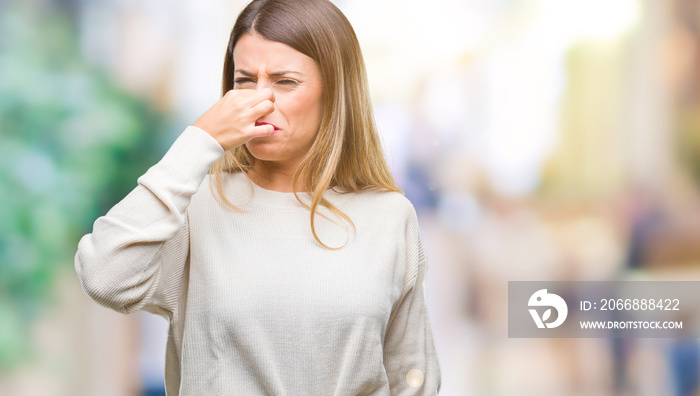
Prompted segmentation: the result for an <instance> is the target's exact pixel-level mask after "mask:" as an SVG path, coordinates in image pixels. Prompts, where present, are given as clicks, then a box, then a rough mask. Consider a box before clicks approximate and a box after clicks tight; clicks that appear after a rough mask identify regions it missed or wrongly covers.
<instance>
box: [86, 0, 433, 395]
mask: <svg viewBox="0 0 700 396" xmlns="http://www.w3.org/2000/svg"><path fill="white" fill-rule="evenodd" d="M367 92H368V90H367V87H366V76H365V71H364V64H363V60H362V56H361V53H360V49H359V45H358V43H357V39H356V37H355V34H354V32H353V30H352V27H351V26H350V24H349V22H348V21H347V19H345V17H344V16H343V15H342V13H341V12H340V11H339V10H338V9H337V8H336V7H335V6H334V5H332V4H331V3H330V2H329V1H327V0H305V1H299V0H269V1H268V0H255V1H253V2H252V3H250V4H249V5H248V6H247V7H246V8H245V9H244V10H243V11H242V13H241V14H240V15H239V17H238V19H237V21H236V24H235V26H234V28H233V31H232V32H231V38H230V42H229V45H228V49H227V52H226V58H225V64H224V75H223V93H224V94H223V97H222V98H221V100H219V101H218V102H217V103H216V104H215V105H214V106H213V107H212V108H211V109H209V110H208V111H207V112H206V113H205V114H204V115H202V117H200V118H199V119H198V120H197V121H196V122H195V123H194V124H193V125H192V126H189V127H187V128H186V129H185V131H184V132H183V133H182V134H181V135H180V136H179V137H178V139H177V140H176V141H175V142H174V144H173V145H172V147H171V148H170V150H169V151H168V152H167V153H166V154H165V156H164V157H163V158H162V160H161V161H160V162H158V163H157V164H156V165H154V166H153V167H151V168H150V169H149V170H148V171H147V172H146V173H145V174H144V175H143V176H141V177H140V178H139V180H138V183H139V184H138V186H137V187H136V188H135V189H134V190H133V191H132V192H131V193H130V194H129V195H128V196H127V197H125V198H124V199H123V200H122V201H121V202H119V203H118V204H117V205H115V206H114V207H113V208H112V209H111V210H110V211H109V212H108V213H107V214H106V215H105V216H103V217H100V218H99V219H97V221H95V224H94V228H93V232H92V234H88V235H85V236H84V237H83V238H82V239H81V241H80V243H79V245H78V252H77V254H76V257H75V268H76V271H77V273H78V276H79V278H80V281H81V284H82V286H83V289H84V290H85V292H86V293H87V294H88V295H89V296H90V297H91V298H93V299H94V300H95V301H97V302H99V303H100V304H102V305H104V306H107V307H109V308H112V309H114V310H117V311H119V312H122V313H131V312H134V311H137V310H146V311H149V312H152V313H155V314H158V315H161V316H163V317H164V318H166V319H167V320H168V321H169V323H170V330H169V333H168V343H167V354H166V367H165V383H166V389H167V393H168V395H182V396H184V395H370V394H372V395H389V394H391V395H428V394H436V393H437V391H438V390H439V388H440V367H439V363H438V360H437V355H436V351H435V346H434V340H433V335H432V331H431V326H430V323H429V319H428V314H427V310H426V304H425V291H424V287H425V276H426V266H427V258H426V256H425V252H424V249H423V244H422V240H421V234H420V230H419V228H418V222H417V219H416V214H415V210H414V208H413V206H412V205H411V203H410V202H409V201H408V200H407V199H406V198H405V197H404V196H403V195H402V194H401V192H400V190H399V189H398V188H397V187H396V185H395V184H394V181H393V179H392V177H391V175H390V174H389V172H388V170H387V166H386V163H385V160H384V158H383V155H382V152H381V148H380V147H381V146H380V144H379V140H378V136H377V132H376V130H375V127H374V122H373V119H372V116H371V108H370V104H369V100H368V96H367ZM210 170H211V173H210ZM208 174H209V175H208Z"/></svg>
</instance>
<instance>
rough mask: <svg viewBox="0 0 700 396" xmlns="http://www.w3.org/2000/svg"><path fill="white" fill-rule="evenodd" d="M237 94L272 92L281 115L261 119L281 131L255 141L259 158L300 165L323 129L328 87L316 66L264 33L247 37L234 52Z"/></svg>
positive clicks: (250, 145) (249, 145)
mask: <svg viewBox="0 0 700 396" xmlns="http://www.w3.org/2000/svg"><path fill="white" fill-rule="evenodd" d="M233 62H234V64H235V65H236V70H235V74H234V89H262V88H270V89H272V92H273V94H274V96H275V100H274V104H275V110H274V111H273V112H272V113H270V114H268V115H266V116H264V117H262V118H260V119H259V120H257V123H258V124H259V123H268V124H272V125H273V126H274V127H275V133H274V134H273V135H270V136H267V137H259V138H254V139H251V140H249V141H248V142H247V143H246V147H247V148H248V150H249V151H250V153H251V154H252V155H253V156H254V157H255V158H257V159H259V160H263V161H274V162H279V163H280V164H287V165H292V166H296V165H298V163H299V162H300V161H301V159H302V158H303V157H304V155H305V154H306V153H307V152H308V151H309V148H310V147H311V145H312V144H313V141H314V138H315V137H316V133H317V132H318V130H319V127H320V124H321V113H322V103H321V102H322V99H321V93H322V86H321V85H322V84H321V72H320V70H319V68H318V65H316V62H315V61H314V60H313V59H311V58H309V57H308V56H306V55H304V54H302V53H301V52H299V51H297V50H295V49H293V48H292V47H289V46H288V45H286V44H282V43H280V42H277V41H270V40H267V39H265V38H263V37H262V36H260V35H259V34H258V33H255V32H252V33H246V34H244V35H243V36H241V38H240V39H239V40H238V42H237V43H236V47H235V48H234V49H233Z"/></svg>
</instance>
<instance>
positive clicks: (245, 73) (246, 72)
mask: <svg viewBox="0 0 700 396" xmlns="http://www.w3.org/2000/svg"><path fill="white" fill-rule="evenodd" d="M234 73H241V74H243V75H244V76H248V77H255V73H251V72H249V71H247V70H243V69H236V70H234ZM285 74H298V75H303V74H302V73H299V72H297V71H294V70H282V71H278V72H274V73H272V74H269V76H270V77H280V76H283V75H285Z"/></svg>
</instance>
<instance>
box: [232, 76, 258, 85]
mask: <svg viewBox="0 0 700 396" xmlns="http://www.w3.org/2000/svg"><path fill="white" fill-rule="evenodd" d="M233 83H234V84H236V85H242V84H248V83H255V81H253V80H252V79H250V78H248V77H239V78H237V79H235V80H233Z"/></svg>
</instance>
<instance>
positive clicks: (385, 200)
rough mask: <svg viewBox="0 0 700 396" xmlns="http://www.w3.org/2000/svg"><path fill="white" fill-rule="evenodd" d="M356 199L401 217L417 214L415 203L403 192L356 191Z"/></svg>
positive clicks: (410, 216)
mask: <svg viewBox="0 0 700 396" xmlns="http://www.w3.org/2000/svg"><path fill="white" fill-rule="evenodd" d="M356 200H357V201H358V202H361V203H362V204H363V205H367V206H371V207H374V208H376V209H378V210H380V211H382V212H383V213H387V214H391V215H394V216H397V217H399V218H406V219H407V218H412V217H415V216H416V209H415V207H414V206H413V203H411V201H410V200H409V199H408V198H407V197H406V196H405V195H404V194H403V193H400V192H396V191H383V190H370V191H365V192H360V193H356Z"/></svg>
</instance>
